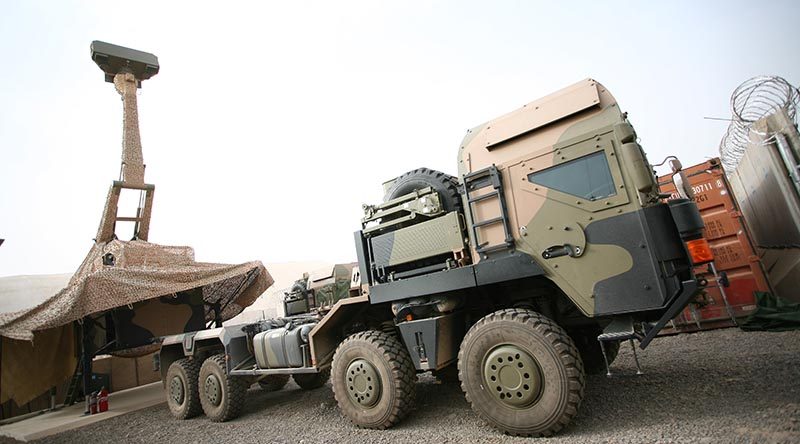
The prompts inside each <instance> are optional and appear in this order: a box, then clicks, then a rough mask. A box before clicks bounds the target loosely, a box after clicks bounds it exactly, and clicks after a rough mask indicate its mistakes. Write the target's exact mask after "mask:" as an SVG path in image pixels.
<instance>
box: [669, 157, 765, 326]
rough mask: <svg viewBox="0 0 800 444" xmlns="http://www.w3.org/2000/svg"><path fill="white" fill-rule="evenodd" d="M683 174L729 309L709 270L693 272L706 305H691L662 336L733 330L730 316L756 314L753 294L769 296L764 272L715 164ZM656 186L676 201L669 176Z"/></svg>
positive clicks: (713, 160) (720, 172)
mask: <svg viewBox="0 0 800 444" xmlns="http://www.w3.org/2000/svg"><path fill="white" fill-rule="evenodd" d="M683 171H684V173H685V174H686V178H687V179H688V181H689V183H690V184H691V186H692V191H694V200H695V202H696V203H697V206H698V208H699V209H700V214H701V216H702V217H703V221H704V222H705V225H706V228H705V231H704V236H705V237H706V239H708V242H709V244H710V246H711V250H712V251H713V253H714V265H715V267H716V269H717V273H718V274H719V273H723V272H724V273H725V274H727V276H728V280H729V282H730V286H728V287H726V288H725V289H724V290H725V295H726V296H727V300H728V305H729V307H726V305H725V300H724V299H723V297H722V294H721V292H720V289H719V287H717V283H716V281H715V279H714V275H713V274H711V273H709V270H708V267H707V266H701V267H697V269H696V270H695V273H697V274H698V275H701V274H702V275H704V276H705V277H706V278H707V279H708V287H706V298H705V301H701V302H703V303H701V304H700V305H699V306H698V305H695V304H690V306H689V307H687V308H686V309H685V310H684V311H683V313H681V314H680V315H678V317H676V318H675V319H673V320H672V323H671V327H672V328H668V329H665V333H667V334H669V333H675V332H682V331H696V330H708V329H712V328H720V327H729V326H733V325H735V324H734V321H733V319H731V314H733V317H736V318H743V317H745V316H747V315H749V314H750V313H752V312H753V311H754V310H755V308H756V306H755V295H754V292H756V291H770V287H769V282H768V281H767V277H766V273H765V271H764V267H763V265H762V264H761V260H760V259H759V257H758V255H757V254H756V251H755V249H754V248H753V242H752V240H751V238H750V236H749V234H748V231H747V226H746V225H745V222H744V219H743V218H742V214H741V213H740V212H739V208H738V206H737V205H736V199H735V198H734V196H733V195H732V193H731V189H730V186H729V184H728V180H727V179H726V178H725V173H724V172H723V170H722V166H721V164H720V161H719V159H718V158H714V159H710V160H708V161H706V162H703V163H701V164H699V165H695V166H692V167H689V168H684V170H683ZM658 182H659V186H660V190H661V192H662V193H665V194H670V195H671V196H672V197H673V198H676V197H678V194H677V193H676V191H675V185H674V184H673V183H672V176H671V175H666V176H661V177H659V180H658ZM698 324H699V327H698Z"/></svg>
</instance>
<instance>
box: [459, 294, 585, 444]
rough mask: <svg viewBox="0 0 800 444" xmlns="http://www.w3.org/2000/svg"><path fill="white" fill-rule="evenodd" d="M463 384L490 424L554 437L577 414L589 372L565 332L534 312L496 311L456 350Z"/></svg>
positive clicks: (510, 431)
mask: <svg viewBox="0 0 800 444" xmlns="http://www.w3.org/2000/svg"><path fill="white" fill-rule="evenodd" d="M458 370H459V378H460V379H461V388H462V389H463V390H464V393H465V394H466V397H467V401H468V402H469V403H470V405H471V406H472V409H473V410H474V411H475V412H476V413H477V414H478V416H480V417H481V419H483V420H484V421H485V422H486V423H487V424H489V425H491V426H492V427H494V428H496V429H498V430H500V431H502V432H505V433H508V434H512V435H519V436H550V435H552V434H554V433H556V432H558V431H559V430H561V429H562V428H563V427H564V426H565V425H567V424H568V423H569V422H570V420H572V418H573V417H574V416H575V415H576V414H577V412H578V407H579V406H580V403H581V400H582V399H583V389H584V384H585V376H584V373H583V363H582V362H581V358H580V355H579V354H578V350H577V349H576V348H575V344H574V343H573V342H572V339H570V337H569V336H568V335H567V333H566V332H565V331H564V330H563V329H562V328H561V327H559V326H558V325H556V324H555V323H554V322H553V321H551V320H550V319H548V318H546V317H544V316H542V315H540V314H539V313H536V312H534V311H531V310H523V309H507V310H500V311H497V312H494V313H492V314H490V315H488V316H486V317H484V318H482V319H481V320H479V321H478V322H477V323H476V324H475V325H473V326H472V328H470V330H469V332H467V335H466V336H465V337H464V340H463V342H462V343H461V349H460V351H459V354H458Z"/></svg>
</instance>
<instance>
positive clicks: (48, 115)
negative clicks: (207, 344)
mask: <svg viewBox="0 0 800 444" xmlns="http://www.w3.org/2000/svg"><path fill="white" fill-rule="evenodd" d="M798 5H800V3H797V2H796V1H786V2H769V1H764V2H753V1H747V2H730V1H725V2H699V1H694V2H674V1H670V2H666V1H663V2H644V1H637V2H632V1H631V2H596V1H592V2H533V1H531V2H524V1H519V2H512V1H491V2H490V1H486V2H466V1H459V2H455V1H453V2H444V1H442V2H436V1H434V2H392V3H389V2H379V1H364V2H342V1H335V2H334V1H323V2H305V1H286V2H266V1H262V2H252V3H238V2H232V1H224V2H221V1H217V2H210V3H205V2H199V1H193V2H186V3H178V2H172V1H169V2H166V1H158V2H147V1H137V2H111V1H98V2H68V1H50V2H34V1H11V0H0V6H2V15H0V60H2V69H0V149H2V158H1V160H0V190H2V191H0V193H2V194H0V215H2V218H0V238H5V239H6V242H5V244H3V245H2V247H0V276H7V275H16V274H38V273H65V272H71V271H73V270H74V269H75V268H77V266H78V265H79V264H80V261H81V260H82V259H83V257H84V256H85V254H86V252H87V251H88V250H89V248H90V246H91V244H92V238H93V237H94V235H95V233H96V230H97V225H98V223H99V219H100V214H101V211H102V208H103V204H104V200H105V195H106V192H107V190H108V187H109V185H110V184H111V181H112V180H114V179H116V178H117V177H118V174H119V162H120V143H121V142H120V141H121V130H122V128H121V118H122V108H121V103H120V100H119V96H118V95H117V93H116V92H115V91H114V87H113V85H111V84H109V83H104V82H103V74H102V73H101V71H100V70H99V69H98V68H97V66H96V65H95V64H94V63H93V62H92V61H91V59H90V57H89V44H90V43H91V41H92V40H103V41H107V42H111V43H116V44H120V45H124V46H129V47H133V48H136V49H140V50H144V51H148V52H152V53H154V54H156V55H157V56H158V58H159V61H160V63H161V72H160V73H159V74H158V75H157V76H156V77H154V78H153V79H151V80H148V81H146V82H145V83H144V88H143V89H142V90H141V91H140V95H139V110H140V118H141V133H142V142H143V147H144V157H145V163H146V164H147V173H146V180H147V182H149V183H153V184H155V185H156V194H155V208H154V214H153V221H152V226H151V236H150V240H151V241H152V242H157V243H163V244H174V245H191V246H193V247H195V250H196V255H197V259H198V260H203V261H212V262H243V261H247V260H252V259H260V260H263V261H265V262H283V261H297V260H322V261H330V262H334V261H345V260H347V261H349V260H353V259H354V257H355V253H354V249H353V235H352V233H353V231H355V230H357V229H358V228H359V220H360V217H361V215H362V214H361V204H362V203H376V202H378V201H379V200H380V199H381V197H382V192H381V183H382V182H383V181H385V180H388V179H391V178H393V177H395V176H397V175H399V174H401V173H403V172H405V171H407V170H410V169H413V168H417V167H420V166H427V167H430V168H434V169H439V170H442V171H445V172H449V173H455V171H456V150H457V147H458V146H459V142H460V141H461V139H462V137H463V135H464V133H465V132H466V129H467V128H471V127H473V126H475V125H478V124H480V123H482V122H484V121H487V120H489V119H491V118H494V117H496V116H498V115H500V114H503V113H505V112H508V111H511V110H513V109H515V108H517V107H519V106H521V105H523V104H524V103H527V102H530V101H532V100H534V99H536V98H538V97H540V96H542V95H545V94H548V93H550V92H552V91H555V90H557V89H559V88H561V87H564V86H567V85H570V84H572V83H574V82H577V81H579V80H581V79H584V78H586V77H593V78H595V79H597V80H598V81H600V82H602V83H603V84H604V85H605V86H606V87H608V88H609V89H610V90H611V92H612V93H613V94H614V95H615V97H616V98H617V100H618V101H619V103H620V105H621V108H622V109H623V110H626V111H628V113H629V117H630V119H631V121H632V122H633V124H634V126H635V127H636V129H637V132H638V134H639V136H640V137H641V143H642V145H643V146H644V148H645V150H646V151H647V152H648V155H649V157H650V160H651V161H653V162H657V161H660V160H661V159H662V158H663V157H665V156H666V155H669V154H677V155H678V156H680V157H681V159H682V160H683V161H684V164H685V165H690V164H693V163H697V162H700V161H703V160H704V159H705V158H707V157H711V156H716V155H717V147H718V143H719V140H720V138H721V137H722V135H723V133H724V131H725V128H726V126H727V125H726V123H725V122H718V121H709V120H703V116H717V117H728V116H729V115H730V112H729V109H728V100H729V97H730V94H731V92H732V91H733V89H734V88H735V87H736V86H737V85H738V84H740V83H741V82H742V81H744V80H746V79H747V78H749V77H752V76H754V75H759V74H776V75H781V76H783V77H785V78H786V79H787V80H789V81H790V82H791V83H792V84H795V85H797V84H798V83H800V57H798V56H797V42H798V41H800V27H798V26H797V23H798V22H800V20H798V19H800V6H798ZM127 212H128V213H130V214H132V213H133V208H132V206H131V207H130V210H129V211H127Z"/></svg>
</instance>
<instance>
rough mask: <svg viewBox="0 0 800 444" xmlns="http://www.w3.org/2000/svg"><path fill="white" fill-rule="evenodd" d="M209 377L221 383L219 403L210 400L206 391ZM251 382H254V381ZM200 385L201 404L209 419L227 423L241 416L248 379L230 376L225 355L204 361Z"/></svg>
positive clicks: (199, 379)
mask: <svg viewBox="0 0 800 444" xmlns="http://www.w3.org/2000/svg"><path fill="white" fill-rule="evenodd" d="M209 376H213V377H215V378H216V379H217V381H218V382H219V386H218V391H217V394H218V397H217V400H218V402H217V403H214V402H213V401H212V400H211V399H210V398H209V396H208V391H207V390H206V381H207V378H208V377H209ZM250 381H251V382H252V379H251V380H250ZM198 385H199V390H200V404H201V405H202V406H203V412H204V413H205V414H206V416H208V419H210V420H211V421H214V422H225V421H229V420H231V419H233V418H236V417H237V416H239V413H240V412H241V411H242V406H243V405H244V397H245V394H246V393H247V387H248V386H249V384H248V383H247V380H246V378H241V377H236V376H230V375H228V371H227V369H226V367H225V355H222V354H219V355H213V356H209V357H208V358H207V359H206V360H205V361H203V365H202V366H200V375H199V377H198Z"/></svg>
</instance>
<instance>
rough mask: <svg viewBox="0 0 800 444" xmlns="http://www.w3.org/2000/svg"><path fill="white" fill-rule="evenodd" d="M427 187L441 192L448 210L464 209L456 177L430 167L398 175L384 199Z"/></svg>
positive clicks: (444, 205)
mask: <svg viewBox="0 0 800 444" xmlns="http://www.w3.org/2000/svg"><path fill="white" fill-rule="evenodd" d="M425 187H431V188H433V189H434V190H436V192H437V193H439V199H440V200H441V202H442V208H444V210H445V211H446V212H450V211H455V210H458V211H461V210H462V209H463V205H462V201H461V195H460V194H459V193H458V181H457V180H456V178H455V177H453V176H450V175H449V174H445V173H442V172H439V171H436V170H431V169H428V168H417V169H416V170H412V171H409V172H407V173H405V174H403V175H401V176H400V177H398V178H397V180H395V182H394V184H392V186H391V188H389V190H388V191H387V192H386V196H384V198H383V201H384V202H386V201H389V200H392V199H394V198H396V197H400V196H402V195H404V194H408V193H411V192H413V191H415V190H421V189H423V188H425Z"/></svg>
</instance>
